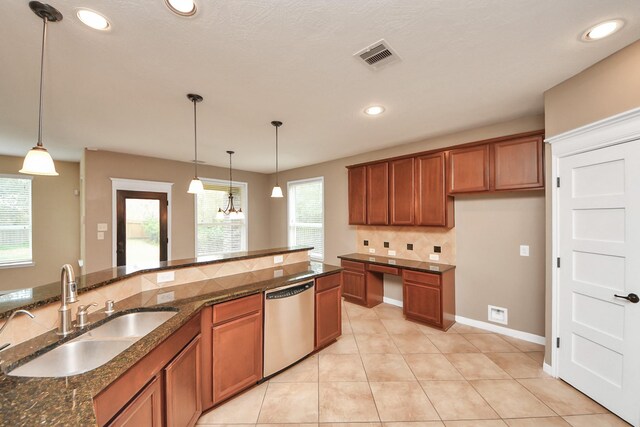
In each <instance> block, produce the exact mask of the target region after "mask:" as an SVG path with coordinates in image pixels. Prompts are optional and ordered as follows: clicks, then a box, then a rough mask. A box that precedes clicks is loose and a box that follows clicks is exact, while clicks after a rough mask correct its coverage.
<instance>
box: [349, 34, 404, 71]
mask: <svg viewBox="0 0 640 427" xmlns="http://www.w3.org/2000/svg"><path fill="white" fill-rule="evenodd" d="M353 56H354V57H356V58H359V59H361V60H363V61H364V62H365V63H366V64H367V67H369V68H371V69H372V70H379V69H381V68H382V67H385V66H387V65H389V64H391V63H394V62H396V61H399V60H400V57H399V56H398V54H397V53H395V51H394V50H393V49H391V47H390V46H389V43H387V42H386V41H384V40H380V41H378V42H376V43H374V44H372V45H371V46H368V47H366V48H364V49H362V50H361V51H360V52H358V53H356V54H355V55H353Z"/></svg>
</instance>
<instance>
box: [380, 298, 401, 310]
mask: <svg viewBox="0 0 640 427" xmlns="http://www.w3.org/2000/svg"><path fill="white" fill-rule="evenodd" d="M382 302H385V303H387V304H391V305H395V306H396V307H400V308H402V301H400V300H397V299H393V298H389V297H382Z"/></svg>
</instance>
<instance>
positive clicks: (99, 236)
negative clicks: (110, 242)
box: [98, 231, 104, 240]
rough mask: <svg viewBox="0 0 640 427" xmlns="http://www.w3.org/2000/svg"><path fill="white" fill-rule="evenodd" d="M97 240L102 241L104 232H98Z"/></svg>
mask: <svg viewBox="0 0 640 427" xmlns="http://www.w3.org/2000/svg"><path fill="white" fill-rule="evenodd" d="M98 240H104V231H98Z"/></svg>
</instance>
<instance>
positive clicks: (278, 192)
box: [271, 120, 284, 199]
mask: <svg viewBox="0 0 640 427" xmlns="http://www.w3.org/2000/svg"><path fill="white" fill-rule="evenodd" d="M271 124H272V125H273V127H275V128H276V185H275V186H274V187H273V190H271V197H272V198H274V199H280V198H282V197H284V196H283V195H282V188H280V185H279V184H278V128H279V127H280V126H282V122H279V121H277V120H274V121H272V122H271Z"/></svg>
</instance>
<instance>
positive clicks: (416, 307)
mask: <svg viewBox="0 0 640 427" xmlns="http://www.w3.org/2000/svg"><path fill="white" fill-rule="evenodd" d="M403 290H404V295H403V296H404V315H405V316H407V317H408V318H412V319H416V320H420V321H422V322H425V323H430V324H433V325H436V326H441V324H442V321H441V320H440V318H441V315H442V308H441V305H440V288H438V287H433V286H427V285H423V284H419V283H413V282H406V281H405V282H404V284H403Z"/></svg>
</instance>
